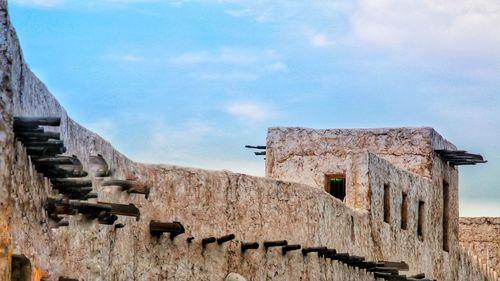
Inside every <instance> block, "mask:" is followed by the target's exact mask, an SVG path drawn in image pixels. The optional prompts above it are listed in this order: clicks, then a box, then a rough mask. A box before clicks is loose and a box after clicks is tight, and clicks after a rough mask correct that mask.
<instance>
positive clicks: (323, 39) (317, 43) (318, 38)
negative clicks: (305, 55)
mask: <svg viewBox="0 0 500 281" xmlns="http://www.w3.org/2000/svg"><path fill="white" fill-rule="evenodd" d="M311 45H312V46H314V47H318V48H325V47H332V46H335V42H333V41H332V40H331V39H329V38H328V37H327V36H326V35H325V34H323V33H316V34H314V35H312V36H311Z"/></svg>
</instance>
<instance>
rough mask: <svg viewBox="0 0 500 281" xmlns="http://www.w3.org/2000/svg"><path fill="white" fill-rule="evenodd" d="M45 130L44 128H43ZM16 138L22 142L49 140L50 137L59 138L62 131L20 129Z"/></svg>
mask: <svg viewBox="0 0 500 281" xmlns="http://www.w3.org/2000/svg"><path fill="white" fill-rule="evenodd" d="M42 130H43V129H42ZM15 136H16V139H18V140H20V141H21V142H30V141H31V142H33V141H47V140H50V139H53V140H59V139H60V138H61V134H60V133H56V132H43V131H42V132H37V131H20V132H16V133H15Z"/></svg>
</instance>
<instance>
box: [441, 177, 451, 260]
mask: <svg viewBox="0 0 500 281" xmlns="http://www.w3.org/2000/svg"><path fill="white" fill-rule="evenodd" d="M449 201H450V186H449V185H448V183H447V182H446V181H443V250H444V251H446V252H448V251H449V250H450V245H449V242H448V235H449V234H448V231H449V229H448V228H449V216H450V215H449V213H450V211H449V210H448V204H449Z"/></svg>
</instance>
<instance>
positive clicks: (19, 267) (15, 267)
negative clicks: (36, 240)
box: [10, 255, 31, 281]
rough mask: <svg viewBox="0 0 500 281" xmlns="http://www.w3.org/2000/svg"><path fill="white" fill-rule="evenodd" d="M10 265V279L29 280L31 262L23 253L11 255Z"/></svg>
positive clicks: (17, 280) (14, 280)
mask: <svg viewBox="0 0 500 281" xmlns="http://www.w3.org/2000/svg"><path fill="white" fill-rule="evenodd" d="M11 266H12V270H11V279H10V280H11V281H30V280H31V263H30V261H29V259H28V258H26V257H25V256H23V255H13V256H12V265H11Z"/></svg>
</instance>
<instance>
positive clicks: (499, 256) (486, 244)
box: [460, 217, 500, 273]
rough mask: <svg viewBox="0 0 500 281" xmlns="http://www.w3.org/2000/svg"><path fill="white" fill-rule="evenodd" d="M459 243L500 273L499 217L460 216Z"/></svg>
mask: <svg viewBox="0 0 500 281" xmlns="http://www.w3.org/2000/svg"><path fill="white" fill-rule="evenodd" d="M460 245H462V246H463V247H464V248H465V249H467V250H468V251H470V252H471V253H472V254H473V255H475V256H477V257H479V258H480V259H481V260H482V262H483V263H484V264H486V265H487V266H488V267H490V268H493V269H495V270H496V272H499V273H500V218H485V217H481V218H460Z"/></svg>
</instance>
